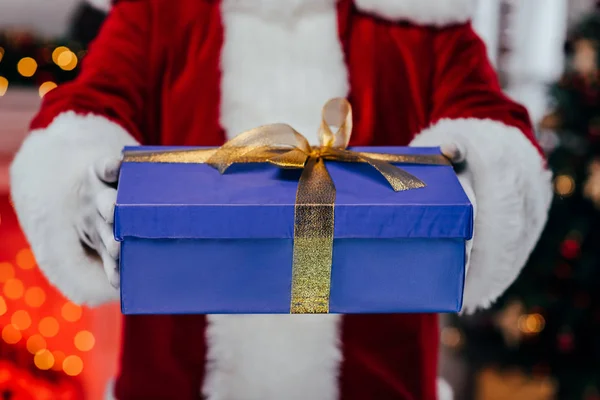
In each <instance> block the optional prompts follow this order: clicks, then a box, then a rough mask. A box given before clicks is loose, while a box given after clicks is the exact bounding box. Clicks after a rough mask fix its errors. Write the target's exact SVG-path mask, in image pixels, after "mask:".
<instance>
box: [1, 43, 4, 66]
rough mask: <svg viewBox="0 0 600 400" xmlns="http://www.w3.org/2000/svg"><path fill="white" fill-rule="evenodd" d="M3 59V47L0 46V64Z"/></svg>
mask: <svg viewBox="0 0 600 400" xmlns="http://www.w3.org/2000/svg"><path fill="white" fill-rule="evenodd" d="M3 58H4V47H2V46H0V62H1V61H2V59H3Z"/></svg>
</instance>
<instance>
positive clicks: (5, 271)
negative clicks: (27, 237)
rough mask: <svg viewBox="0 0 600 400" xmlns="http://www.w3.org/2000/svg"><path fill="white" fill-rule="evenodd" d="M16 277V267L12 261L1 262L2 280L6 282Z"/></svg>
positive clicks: (0, 280) (0, 274) (0, 278)
mask: <svg viewBox="0 0 600 400" xmlns="http://www.w3.org/2000/svg"><path fill="white" fill-rule="evenodd" d="M14 277H15V269H14V268H13V266H12V264H11V263H7V262H2V263H0V282H6V281H7V280H9V279H12V278H14Z"/></svg>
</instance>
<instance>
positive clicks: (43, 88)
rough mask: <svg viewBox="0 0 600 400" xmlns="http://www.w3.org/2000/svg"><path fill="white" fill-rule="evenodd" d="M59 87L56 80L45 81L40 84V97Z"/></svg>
mask: <svg viewBox="0 0 600 400" xmlns="http://www.w3.org/2000/svg"><path fill="white" fill-rule="evenodd" d="M57 87H58V85H57V84H56V83H54V82H50V81H48V82H44V83H42V84H41V85H40V90H39V94H40V97H44V96H45V95H47V94H48V93H49V92H51V91H52V90H54V89H56V88H57Z"/></svg>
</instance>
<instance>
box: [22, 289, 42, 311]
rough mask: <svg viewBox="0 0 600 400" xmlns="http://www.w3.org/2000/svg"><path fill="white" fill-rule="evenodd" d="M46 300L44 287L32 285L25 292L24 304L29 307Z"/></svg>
mask: <svg viewBox="0 0 600 400" xmlns="http://www.w3.org/2000/svg"><path fill="white" fill-rule="evenodd" d="M45 301H46V292H44V289H42V288H40V287H37V286H34V287H31V288H29V289H27V291H26V292H25V304H27V305H28V306H29V307H34V308H37V307H40V306H41V305H42V304H44V302H45Z"/></svg>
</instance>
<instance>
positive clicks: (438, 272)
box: [330, 239, 465, 314]
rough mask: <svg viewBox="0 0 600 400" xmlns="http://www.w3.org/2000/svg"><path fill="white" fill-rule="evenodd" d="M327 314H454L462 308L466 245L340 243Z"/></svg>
mask: <svg viewBox="0 0 600 400" xmlns="http://www.w3.org/2000/svg"><path fill="white" fill-rule="evenodd" d="M333 259H334V265H333V268H332V289H331V299H330V311H331V312H335V313H345V314H352V313H365V312H368V311H367V310H377V311H376V312H377V313H413V312H436V313H437V312H457V311H459V310H460V309H461V308H462V297H463V287H464V279H465V241H464V240H461V239H389V240H352V239H345V240H338V241H336V243H335V246H334V254H333Z"/></svg>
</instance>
